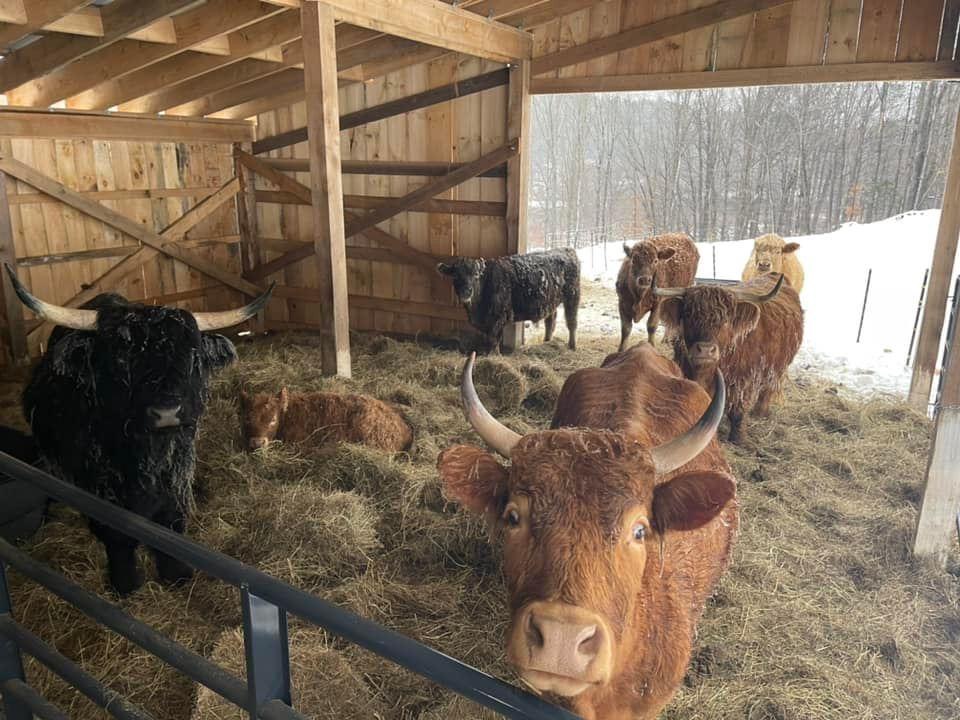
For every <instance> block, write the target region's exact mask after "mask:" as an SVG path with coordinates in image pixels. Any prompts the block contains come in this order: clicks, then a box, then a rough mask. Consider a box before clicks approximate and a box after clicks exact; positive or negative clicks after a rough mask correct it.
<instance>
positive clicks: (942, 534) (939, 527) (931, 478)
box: [913, 328, 960, 565]
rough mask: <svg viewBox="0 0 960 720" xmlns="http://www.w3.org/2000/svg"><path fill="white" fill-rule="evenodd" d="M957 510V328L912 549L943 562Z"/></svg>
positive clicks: (959, 367)
mask: <svg viewBox="0 0 960 720" xmlns="http://www.w3.org/2000/svg"><path fill="white" fill-rule="evenodd" d="M958 512H960V328H956V329H955V330H954V332H953V338H951V340H950V349H949V354H948V356H947V366H946V367H945V368H944V369H943V386H942V392H941V395H940V406H939V408H938V411H937V416H936V422H935V423H934V429H933V443H932V445H931V447H930V460H929V463H928V465H927V486H926V489H925V490H924V493H923V504H922V505H921V506H920V518H919V520H918V522H917V536H916V539H915V540H914V545H913V551H914V553H915V554H916V555H918V556H925V557H932V558H933V559H934V560H936V561H937V562H939V563H940V564H941V565H943V564H944V563H945V562H946V560H947V557H948V555H949V553H950V548H951V546H953V545H955V544H956V542H957V535H956V534H957V526H956V524H955V523H956V522H957V513H958Z"/></svg>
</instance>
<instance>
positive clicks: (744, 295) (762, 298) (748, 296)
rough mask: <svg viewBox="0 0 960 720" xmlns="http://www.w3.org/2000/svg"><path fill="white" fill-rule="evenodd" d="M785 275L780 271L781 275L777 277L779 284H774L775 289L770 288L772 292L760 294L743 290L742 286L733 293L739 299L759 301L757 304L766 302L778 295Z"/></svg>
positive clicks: (752, 301)
mask: <svg viewBox="0 0 960 720" xmlns="http://www.w3.org/2000/svg"><path fill="white" fill-rule="evenodd" d="M784 277H785V275H784V274H783V273H780V277H779V278H778V279H777V284H776V285H774V286H773V289H772V290H770V292H768V293H763V294H758V293H753V292H749V291H746V290H743V289H742V288H737V289H736V290H734V291H733V294H734V295H735V296H736V298H737V300H741V301H743V302H751V303H757V304H761V303H765V302H767V301H768V300H773V299H774V298H775V297H776V296H777V293H779V292H780V288H781V287H782V286H783V278H784Z"/></svg>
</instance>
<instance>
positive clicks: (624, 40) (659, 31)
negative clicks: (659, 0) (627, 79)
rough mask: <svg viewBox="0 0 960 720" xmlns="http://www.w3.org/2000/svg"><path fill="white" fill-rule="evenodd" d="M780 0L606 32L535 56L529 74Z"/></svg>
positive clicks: (738, 0) (742, 2) (742, 1)
mask: <svg viewBox="0 0 960 720" xmlns="http://www.w3.org/2000/svg"><path fill="white" fill-rule="evenodd" d="M784 2H785V0H723V2H718V3H715V4H713V5H707V6H706V7H702V8H698V9H696V10H691V11H690V12H686V13H681V14H680V15H674V16H672V17H668V18H665V19H663V20H658V21H657V22H653V23H649V24H648V25H641V26H640V27H635V28H631V29H629V30H624V31H623V32H621V33H617V34H616V35H608V36H607V37H604V38H600V39H598V40H592V41H590V42H585V43H581V44H579V45H574V46H572V47H569V48H567V49H566V50H560V51H559V52H555V53H551V54H550V55H544V56H542V57H538V58H537V59H536V60H534V61H533V66H532V68H531V73H532V74H533V75H543V74H544V73H548V72H551V71H553V70H558V69H559V68H562V67H566V66H567V65H576V64H577V63H583V62H587V61H588V60H593V59H595V58H599V57H603V56H604V55H611V54H613V53H617V52H620V51H621V50H629V49H630V48H635V47H637V46H639V45H646V44H647V43H652V42H656V41H657V40H663V39H665V38H668V37H672V36H674V35H681V34H683V33H685V32H689V31H690V30H696V29H698V28H702V27H707V26H709V25H715V24H717V23H719V22H722V21H723V20H729V19H730V18H735V17H740V16H741V15H751V14H753V13H755V12H758V11H760V10H766V9H767V8H771V7H774V6H776V5H783V4H784Z"/></svg>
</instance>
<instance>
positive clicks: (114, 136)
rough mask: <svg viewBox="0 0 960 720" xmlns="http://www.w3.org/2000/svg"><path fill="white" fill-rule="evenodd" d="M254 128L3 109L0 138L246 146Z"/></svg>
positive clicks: (217, 122) (230, 122)
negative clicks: (218, 143)
mask: <svg viewBox="0 0 960 720" xmlns="http://www.w3.org/2000/svg"><path fill="white" fill-rule="evenodd" d="M253 134H254V126H253V125H252V124H251V123H248V122H245V121H237V120H205V119H198V118H168V117H153V116H142V115H139V116H138V115H126V114H121V113H90V112H77V111H72V110H34V109H28V108H19V109H18V108H2V109H0V137H20V138H76V137H79V138H96V139H98V140H133V141H144V140H164V141H167V142H227V143H229V142H243V141H246V140H251V139H253Z"/></svg>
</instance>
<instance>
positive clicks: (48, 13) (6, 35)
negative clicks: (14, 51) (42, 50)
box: [0, 0, 90, 48]
mask: <svg viewBox="0 0 960 720" xmlns="http://www.w3.org/2000/svg"><path fill="white" fill-rule="evenodd" d="M89 2H90V0H48V1H47V2H40V3H36V2H27V3H24V4H23V22H19V21H9V22H16V23H17V24H11V25H6V26H4V27H0V47H2V48H7V47H9V46H10V44H11V43H14V42H16V41H17V40H19V39H20V38H22V37H23V36H24V35H30V34H31V33H35V32H36V31H37V30H42V29H43V28H45V27H46V26H47V25H49V24H50V23H52V22H55V21H57V20H59V19H60V18H62V17H64V16H65V15H69V14H70V13H72V12H76V11H77V10H80V9H81V8H82V7H83V6H84V5H87V4H88V3H89ZM18 15H19V14H18Z"/></svg>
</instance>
